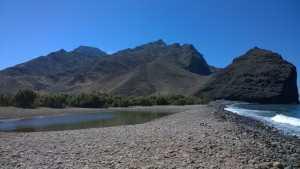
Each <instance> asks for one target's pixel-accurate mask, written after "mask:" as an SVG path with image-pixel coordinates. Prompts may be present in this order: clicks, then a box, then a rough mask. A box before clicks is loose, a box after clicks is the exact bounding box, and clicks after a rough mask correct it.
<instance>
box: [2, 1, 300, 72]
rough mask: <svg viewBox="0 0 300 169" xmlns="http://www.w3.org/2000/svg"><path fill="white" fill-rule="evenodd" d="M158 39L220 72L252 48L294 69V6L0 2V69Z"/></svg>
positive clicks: (299, 60)
mask: <svg viewBox="0 0 300 169" xmlns="http://www.w3.org/2000/svg"><path fill="white" fill-rule="evenodd" d="M160 38H162V39H164V40H165V41H166V42H168V43H174V42H180V43H192V44H194V45H195V47H196V48H197V49H198V50H199V51H200V52H201V53H202V54H204V56H205V58H206V59H207V61H208V63H209V64H212V65H215V66H218V67H224V66H225V65H227V64H229V63H230V62H231V61H232V59H233V58H234V57H237V56H239V55H241V54H243V53H244V52H246V51H247V50H248V49H249V48H252V47H254V46H258V47H261V48H266V49H270V50H273V51H276V52H278V53H280V54H282V55H283V56H284V57H285V58H286V59H287V60H289V61H290V62H292V63H294V64H295V65H297V67H298V69H299V70H300V1H299V0H263V1H262V0H226V1H223V0H201V1H200V0H176V1H174V0H164V1H162V0H151V1H149V0H119V1H117V0H86V1H82V0H43V1H41V0H26V1H20V0H19V1H17V0H0V58H1V62H0V69H3V68H6V67H9V66H12V65H15V64H18V63H21V62H24V61H27V60H30V59H32V58H34V57H37V56H40V55H45V54H47V53H49V52H51V51H55V50H58V49H61V48H64V49H66V50H71V49H73V48H75V47H77V46H79V45H89V46H95V47H98V48H100V49H102V50H104V51H107V52H110V53H111V52H115V51H117V50H120V49H123V48H128V47H134V46H136V45H139V44H142V43H146V42H149V41H153V40H157V39H160Z"/></svg>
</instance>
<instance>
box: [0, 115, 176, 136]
mask: <svg viewBox="0 0 300 169" xmlns="http://www.w3.org/2000/svg"><path fill="white" fill-rule="evenodd" d="M169 114H170V113H153V112H99V113H76V114H64V115H57V116H37V117H32V118H25V119H2V120H0V131H2V132H3V131H4V132H36V131H59V130H74V129H86V128H97V127H109V126H118V125H132V124H141V123H145V122H148V121H151V120H154V119H157V118H161V117H163V116H167V115H169Z"/></svg>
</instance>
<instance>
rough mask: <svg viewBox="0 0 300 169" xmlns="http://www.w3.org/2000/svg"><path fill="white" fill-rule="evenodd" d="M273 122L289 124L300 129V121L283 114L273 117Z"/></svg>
mask: <svg viewBox="0 0 300 169" xmlns="http://www.w3.org/2000/svg"><path fill="white" fill-rule="evenodd" d="M272 121H274V122H277V123H284V124H289V125H292V126H297V127H300V119H298V118H295V117H289V116H285V115H282V114H278V115H276V116H274V117H272Z"/></svg>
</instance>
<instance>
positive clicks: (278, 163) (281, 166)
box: [273, 161, 284, 169]
mask: <svg viewBox="0 0 300 169" xmlns="http://www.w3.org/2000/svg"><path fill="white" fill-rule="evenodd" d="M273 167H275V168H279V169H284V167H283V165H282V164H281V163H280V162H278V161H276V162H274V163H273Z"/></svg>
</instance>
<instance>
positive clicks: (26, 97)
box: [15, 90, 37, 108]
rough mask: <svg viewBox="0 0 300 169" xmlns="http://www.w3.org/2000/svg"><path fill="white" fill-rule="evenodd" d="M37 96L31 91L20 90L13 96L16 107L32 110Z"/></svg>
mask: <svg viewBox="0 0 300 169" xmlns="http://www.w3.org/2000/svg"><path fill="white" fill-rule="evenodd" d="M36 97H37V94H36V93H35V92H34V91H32V90H20V91H19V92H18V93H17V94H16V95H15V104H16V106H17V107H22V108H33V107H34V101H35V99H36Z"/></svg>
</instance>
